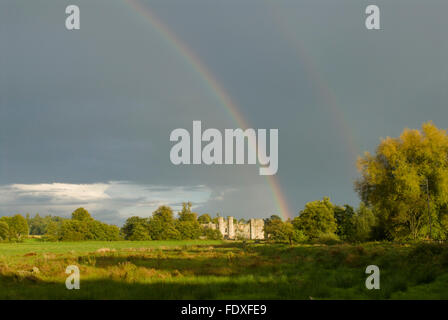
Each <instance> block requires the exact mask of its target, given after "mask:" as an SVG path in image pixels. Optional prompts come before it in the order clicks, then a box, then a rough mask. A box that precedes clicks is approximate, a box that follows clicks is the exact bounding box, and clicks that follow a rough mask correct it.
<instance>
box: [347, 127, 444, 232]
mask: <svg viewBox="0 0 448 320" xmlns="http://www.w3.org/2000/svg"><path fill="white" fill-rule="evenodd" d="M358 167H359V170H360V172H361V178H360V179H359V180H358V181H357V182H356V190H357V191H358V193H359V194H360V196H361V198H362V200H363V201H364V202H366V203H367V204H369V205H372V206H374V207H375V208H376V209H378V213H379V214H380V217H379V218H380V223H382V226H383V227H384V229H385V232H386V234H387V235H388V236H389V237H390V238H395V239H419V238H424V237H428V236H429V221H430V217H431V222H432V237H433V238H436V239H446V238H447V233H448V218H447V212H448V135H447V133H446V131H445V130H441V129H438V128H437V127H436V126H435V125H434V124H432V123H431V122H429V123H425V124H423V126H422V129H421V130H410V129H406V130H404V131H403V133H402V134H401V135H400V137H398V138H390V137H388V138H386V139H383V140H382V141H381V143H380V145H379V146H378V148H377V150H376V153H375V154H374V155H372V154H370V153H366V154H365V155H364V157H362V158H360V159H359V160H358ZM428 202H429V207H430V214H428Z"/></svg>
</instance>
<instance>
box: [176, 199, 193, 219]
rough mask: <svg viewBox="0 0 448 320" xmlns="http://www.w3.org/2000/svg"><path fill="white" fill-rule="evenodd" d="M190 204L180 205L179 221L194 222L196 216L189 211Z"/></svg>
mask: <svg viewBox="0 0 448 320" xmlns="http://www.w3.org/2000/svg"><path fill="white" fill-rule="evenodd" d="M191 206H192V204H191V202H184V203H182V211H181V212H179V221H196V220H197V214H196V213H194V212H192V211H191Z"/></svg>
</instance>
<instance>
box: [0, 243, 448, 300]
mask: <svg viewBox="0 0 448 320" xmlns="http://www.w3.org/2000/svg"><path fill="white" fill-rule="evenodd" d="M72 264H75V265H78V266H79V268H80V272H81V289H80V290H67V289H66V288H65V279H66V277H67V274H66V273H65V268H66V267H67V266H68V265H72ZM370 264H375V265H377V266H379V267H380V270H381V289H380V290H367V289H366V288H365V279H366V277H367V275H366V274H365V272H364V271H365V268H366V266H367V265H370ZM447 265H448V247H447V246H446V245H433V244H412V245H408V244H403V245H402V244H391V243H368V244H363V245H348V244H336V245H324V244H308V245H294V246H289V245H287V244H266V243H250V242H248V243H244V244H243V243H241V242H226V241H147V242H130V241H121V242H74V243H66V242H62V243H46V242H40V241H38V240H35V239H33V240H30V241H26V242H24V243H16V244H5V243H2V244H0V298H1V299H310V298H312V299H408V298H409V299H427V298H436V299H448V289H447V288H448V286H447V284H448V272H447V271H446V270H447V268H446V267H447Z"/></svg>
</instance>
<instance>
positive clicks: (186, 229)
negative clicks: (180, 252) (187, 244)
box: [176, 220, 202, 240]
mask: <svg viewBox="0 0 448 320" xmlns="http://www.w3.org/2000/svg"><path fill="white" fill-rule="evenodd" d="M176 229H177V231H179V234H180V238H181V239H182V240H193V239H199V237H200V236H201V234H202V228H201V225H200V224H199V222H197V220H194V221H183V220H178V221H176Z"/></svg>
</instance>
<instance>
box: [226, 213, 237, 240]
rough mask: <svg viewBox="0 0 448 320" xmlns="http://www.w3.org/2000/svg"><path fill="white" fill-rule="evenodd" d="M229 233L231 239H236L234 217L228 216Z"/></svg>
mask: <svg viewBox="0 0 448 320" xmlns="http://www.w3.org/2000/svg"><path fill="white" fill-rule="evenodd" d="M227 235H228V237H229V239H235V228H234V225H233V217H227Z"/></svg>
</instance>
